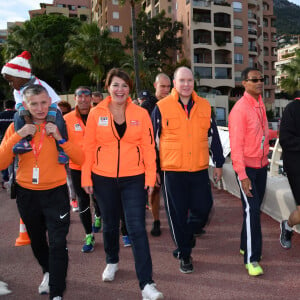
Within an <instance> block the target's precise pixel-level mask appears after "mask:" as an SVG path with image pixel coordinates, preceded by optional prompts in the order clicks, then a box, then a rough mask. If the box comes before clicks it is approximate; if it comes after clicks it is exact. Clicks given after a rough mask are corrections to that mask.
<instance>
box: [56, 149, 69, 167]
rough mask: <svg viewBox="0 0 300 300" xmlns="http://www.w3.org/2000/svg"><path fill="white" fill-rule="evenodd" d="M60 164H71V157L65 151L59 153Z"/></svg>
mask: <svg viewBox="0 0 300 300" xmlns="http://www.w3.org/2000/svg"><path fill="white" fill-rule="evenodd" d="M58 162H59V163H60V164H63V165H65V164H67V163H68V162H69V156H68V155H67V154H66V153H65V152H64V151H61V150H60V151H58Z"/></svg>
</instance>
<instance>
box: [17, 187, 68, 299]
mask: <svg viewBox="0 0 300 300" xmlns="http://www.w3.org/2000/svg"><path fill="white" fill-rule="evenodd" d="M16 193H17V200H16V201H17V206H18V209H19V212H20V216H21V218H22V220H23V222H24V224H25V226H26V229H27V232H28V235H29V237H30V239H31V248H32V251H33V254H34V256H35V258H36V259H37V260H38V262H39V264H40V265H41V267H42V269H43V273H45V272H49V273H50V278H49V285H50V298H52V297H55V296H62V294H63V291H64V290H65V288H66V276H67V269H68V249H67V239H66V237H67V234H68V232H69V226H70V204H69V193H68V187H67V184H64V185H62V186H58V187H56V188H53V189H50V190H42V191H39V190H30V189H25V188H23V187H21V186H20V185H17V188H16ZM47 231H48V240H47V235H46V233H47Z"/></svg>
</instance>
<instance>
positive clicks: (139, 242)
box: [82, 69, 163, 300]
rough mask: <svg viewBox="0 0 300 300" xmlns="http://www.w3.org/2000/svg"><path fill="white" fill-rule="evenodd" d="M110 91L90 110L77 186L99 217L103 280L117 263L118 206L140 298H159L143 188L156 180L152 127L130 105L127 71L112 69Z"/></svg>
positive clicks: (112, 273) (111, 277) (144, 114)
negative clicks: (95, 206) (89, 197)
mask: <svg viewBox="0 0 300 300" xmlns="http://www.w3.org/2000/svg"><path fill="white" fill-rule="evenodd" d="M106 88H107V90H108V92H109V94H110V96H108V97H106V98H105V99H104V100H103V101H102V102H101V103H100V104H98V105H97V106H96V107H95V108H94V109H93V110H91V112H90V114H89V116H88V120H87V124H86V133H85V139H84V152H85V154H86V160H85V163H84V165H83V167H82V186H83V188H84V189H85V191H86V192H87V193H90V194H91V193H94V195H95V196H96V200H97V203H98V205H99V207H100V209H101V212H102V218H103V240H104V249H105V253H106V263H107V266H106V268H105V270H104V272H103V274H102V280H103V281H113V280H114V277H115V273H116V272H117V270H118V262H119V224H120V213H121V209H122V207H123V209H124V215H125V221H126V226H127V230H128V234H129V238H130V240H131V243H132V246H133V247H132V249H133V255H134V259H135V268H136V274H137V277H138V280H139V285H140V288H141V290H142V296H143V298H144V299H151V300H152V299H153V300H154V299H163V295H162V293H161V292H159V291H158V290H157V289H156V287H155V284H154V282H153V280H152V260H151V256H150V249H149V242H148V238H147V233H146V229H145V205H146V190H147V189H148V192H151V191H152V190H153V187H154V184H155V179H156V165H155V158H156V156H155V149H154V139H153V129H152V124H151V120H150V117H149V115H148V112H147V111H146V110H145V109H143V108H141V107H139V106H137V105H135V104H133V103H132V101H131V99H130V97H129V92H130V89H131V88H132V82H131V80H130V78H129V76H128V74H127V73H125V72H124V71H122V70H120V69H112V70H111V71H110V72H109V73H108V75H107V78H106Z"/></svg>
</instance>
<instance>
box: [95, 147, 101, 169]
mask: <svg viewBox="0 0 300 300" xmlns="http://www.w3.org/2000/svg"><path fill="white" fill-rule="evenodd" d="M100 149H101V146H99V147H98V149H97V155H96V158H97V166H98V164H99V160H98V155H99V152H100Z"/></svg>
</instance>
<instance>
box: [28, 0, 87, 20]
mask: <svg viewBox="0 0 300 300" xmlns="http://www.w3.org/2000/svg"><path fill="white" fill-rule="evenodd" d="M40 6H41V8H40V9H34V10H30V11H29V15H30V19H31V18H33V17H35V16H37V15H43V14H47V15H51V14H60V15H64V16H66V17H68V18H79V19H80V20H81V21H83V22H88V23H90V22H91V1H90V0H53V3H52V4H47V3H40Z"/></svg>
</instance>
